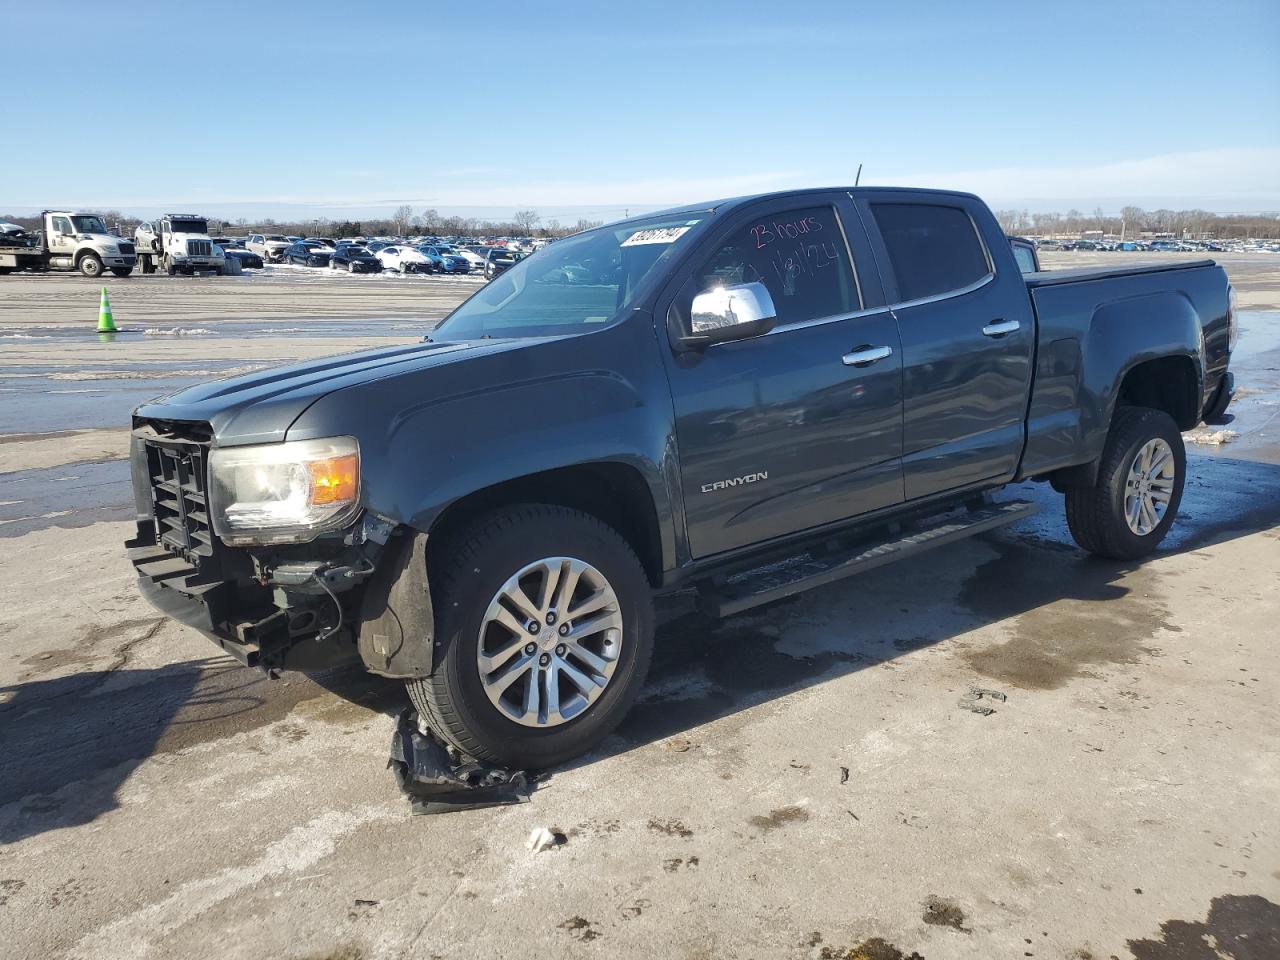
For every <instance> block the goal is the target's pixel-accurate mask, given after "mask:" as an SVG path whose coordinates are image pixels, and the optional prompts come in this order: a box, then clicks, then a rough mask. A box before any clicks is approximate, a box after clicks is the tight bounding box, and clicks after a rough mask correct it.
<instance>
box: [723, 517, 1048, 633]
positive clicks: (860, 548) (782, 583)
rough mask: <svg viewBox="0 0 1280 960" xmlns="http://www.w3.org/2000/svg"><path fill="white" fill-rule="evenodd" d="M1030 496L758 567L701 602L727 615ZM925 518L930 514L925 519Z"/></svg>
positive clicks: (881, 558)
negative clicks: (886, 536) (888, 536)
mask: <svg viewBox="0 0 1280 960" xmlns="http://www.w3.org/2000/svg"><path fill="white" fill-rule="evenodd" d="M1036 509H1037V508H1036V505H1035V504H1034V503H1032V502H1030V501H1029V500H1013V501H1009V502H1007V503H997V504H992V505H990V506H985V507H980V508H978V509H975V510H970V511H966V512H961V513H957V512H955V511H953V512H951V513H948V514H944V515H943V516H941V517H938V518H934V519H933V522H932V525H929V526H925V527H924V528H923V529H920V528H917V529H915V530H914V532H911V533H899V534H896V535H891V536H892V539H888V540H878V539H872V540H862V541H860V542H858V543H856V544H854V545H852V546H850V547H847V548H845V549H843V550H840V551H837V552H835V553H829V554H825V555H822V556H814V555H812V554H810V555H800V556H798V557H795V558H792V559H789V560H783V561H780V562H778V563H774V564H770V565H769V566H767V567H763V568H759V569H756V570H749V571H744V572H742V573H737V574H734V575H733V576H731V577H729V578H727V579H725V580H723V581H721V582H719V583H715V584H714V585H709V586H708V587H706V588H704V589H703V591H702V594H701V596H700V597H699V602H700V604H701V605H702V606H703V609H704V610H705V611H706V612H707V613H709V614H711V615H712V616H716V617H728V616H732V615H733V614H735V613H741V612H742V611H743V610H749V609H751V608H752V607H758V606H760V605H761V604H765V603H773V602H774V601H776V600H782V599H784V598H786V597H790V596H794V595H795V594H798V593H803V592H804V591H806V590H811V589H813V588H814V587H820V586H823V585H824V584H828V583H834V582H835V581H836V580H843V579H844V578H845V577H850V576H853V575H854V574H855V573H862V572H863V571H864V570H871V569H873V568H875V567H882V566H884V565H885V564H886V563H893V562H894V561H895V560H905V559H907V558H908V557H914V556H916V555H917V554H920V553H924V552H925V551H926V550H931V549H933V548H934V547H941V546H943V545H945V544H948V543H955V542H956V541H957V540H964V539H965V538H966V537H972V536H974V535H975V534H979V533H985V532H986V531H988V530H994V529H996V528H997V527H1003V526H1006V525H1007V524H1010V523H1014V522H1015V521H1017V520H1021V519H1023V518H1024V517H1029V516H1031V515H1032V514H1034V513H1035V512H1036ZM924 522H925V523H929V521H928V520H926V521H924Z"/></svg>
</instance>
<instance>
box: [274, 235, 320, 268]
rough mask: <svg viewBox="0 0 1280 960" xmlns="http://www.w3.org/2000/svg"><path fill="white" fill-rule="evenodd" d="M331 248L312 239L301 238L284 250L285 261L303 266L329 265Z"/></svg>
mask: <svg viewBox="0 0 1280 960" xmlns="http://www.w3.org/2000/svg"><path fill="white" fill-rule="evenodd" d="M329 257H330V250H329V248H328V247H322V246H321V245H320V244H318V243H315V242H314V241H311V240H299V241H298V242H297V243H295V244H293V245H292V246H289V247H287V248H286V249H285V251H284V258H283V259H284V262H285V263H293V264H297V265H298V266H301V267H327V266H328V265H329Z"/></svg>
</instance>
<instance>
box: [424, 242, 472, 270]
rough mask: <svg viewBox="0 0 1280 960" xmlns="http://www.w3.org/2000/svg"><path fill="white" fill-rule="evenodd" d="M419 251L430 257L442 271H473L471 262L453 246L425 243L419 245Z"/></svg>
mask: <svg viewBox="0 0 1280 960" xmlns="http://www.w3.org/2000/svg"><path fill="white" fill-rule="evenodd" d="M418 252H419V253H421V254H422V255H423V256H425V257H427V258H429V259H430V260H431V261H432V262H433V263H434V264H435V265H436V269H437V270H438V271H439V272H440V273H470V272H471V264H470V262H469V261H468V260H467V258H466V257H463V256H459V255H458V254H457V253H456V252H455V251H454V250H453V248H452V247H447V246H430V245H427V244H424V245H422V246H420V247H418Z"/></svg>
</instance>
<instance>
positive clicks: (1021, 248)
mask: <svg viewBox="0 0 1280 960" xmlns="http://www.w3.org/2000/svg"><path fill="white" fill-rule="evenodd" d="M1010 246H1011V247H1012V249H1013V259H1014V260H1016V261H1017V262H1018V269H1019V270H1020V271H1021V272H1022V273H1035V272H1036V255H1035V254H1034V253H1032V251H1031V248H1030V247H1028V246H1027V245H1026V244H1025V243H1014V244H1010Z"/></svg>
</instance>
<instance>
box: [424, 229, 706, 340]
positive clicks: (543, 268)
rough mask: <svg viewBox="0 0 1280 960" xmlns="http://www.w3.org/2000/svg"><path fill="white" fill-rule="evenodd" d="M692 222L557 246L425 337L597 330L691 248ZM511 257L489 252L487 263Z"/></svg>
mask: <svg viewBox="0 0 1280 960" xmlns="http://www.w3.org/2000/svg"><path fill="white" fill-rule="evenodd" d="M698 223H699V221H698V220H697V219H690V218H689V217H687V216H682V217H674V218H668V219H663V220H651V221H648V222H645V223H639V224H637V223H629V224H623V225H619V226H616V227H602V228H600V229H598V230H592V231H590V232H588V233H581V234H578V235H577V236H574V237H569V238H567V239H565V240H560V241H557V242H556V243H553V244H551V245H549V246H547V247H544V248H543V249H542V250H541V251H539V252H538V253H536V254H534V255H533V256H530V257H524V258H522V259H520V260H519V262H518V263H516V264H515V265H514V266H513V267H511V269H509V270H507V271H506V272H505V273H503V274H502V275H501V276H500V277H498V278H497V279H495V280H493V281H491V282H490V283H489V284H488V285H487V286H485V287H484V288H482V289H481V290H480V291H479V292H478V293H476V294H475V295H474V296H473V297H471V299H469V300H467V301H466V302H465V303H464V304H462V306H460V307H458V309H457V310H455V311H454V312H453V313H452V314H450V315H449V317H448V318H447V319H446V320H445V321H444V323H442V324H441V325H440V326H439V327H438V328H437V330H436V333H435V334H433V335H432V336H433V338H435V337H437V336H441V335H443V336H445V337H450V338H455V337H456V338H459V339H462V338H465V337H483V336H492V337H550V336H563V335H565V334H573V333H582V332H584V330H589V329H592V328H595V327H600V326H604V325H605V324H607V323H609V322H611V321H612V320H614V319H616V318H618V317H619V316H621V315H622V313H623V312H624V311H626V310H628V309H629V308H630V307H631V306H632V305H633V304H634V303H635V302H636V299H637V298H638V296H639V294H640V293H641V291H642V290H643V289H644V287H645V281H646V280H647V279H650V278H652V277H656V276H657V275H658V274H660V273H661V269H660V268H661V266H665V265H666V264H667V263H669V262H670V260H671V259H672V257H673V256H674V255H675V252H676V250H677V249H682V248H683V247H684V246H685V245H687V244H688V243H690V242H691V239H690V235H691V234H692V233H693V232H694V230H693V228H694V227H695V226H696V225H697V224H698ZM514 256H515V255H514V254H513V253H511V252H509V251H502V252H501V253H499V252H498V251H495V252H494V253H493V255H492V256H491V258H490V259H495V260H496V259H499V258H506V259H510V258H513V257H514Z"/></svg>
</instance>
